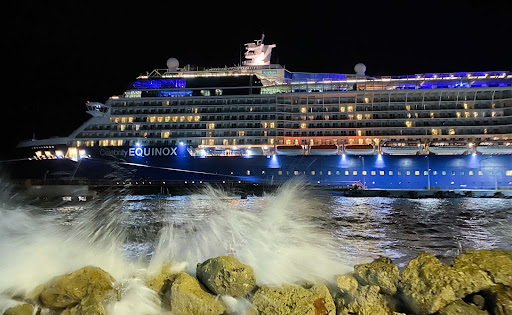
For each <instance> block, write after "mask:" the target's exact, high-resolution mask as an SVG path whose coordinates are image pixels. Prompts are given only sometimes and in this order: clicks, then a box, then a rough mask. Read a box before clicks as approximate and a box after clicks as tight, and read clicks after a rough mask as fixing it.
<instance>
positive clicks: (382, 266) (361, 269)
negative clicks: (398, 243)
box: [354, 256, 400, 295]
mask: <svg viewBox="0 0 512 315" xmlns="http://www.w3.org/2000/svg"><path fill="white" fill-rule="evenodd" d="M354 272H355V275H356V277H358V278H359V279H360V280H361V282H362V283H363V284H366V285H377V286H379V287H380V289H381V291H382V292H383V293H386V294H389V295H393V294H395V293H396V291H397V287H398V282H399V281H400V272H399V270H398V266H397V265H395V264H394V263H393V261H392V260H391V259H389V258H388V257H383V256H381V257H379V258H378V259H376V260H374V261H372V262H371V263H367V264H361V265H356V266H354Z"/></svg>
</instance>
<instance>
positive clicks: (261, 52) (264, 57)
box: [243, 34, 276, 66]
mask: <svg viewBox="0 0 512 315" xmlns="http://www.w3.org/2000/svg"><path fill="white" fill-rule="evenodd" d="M264 38H265V34H262V35H261V39H259V40H256V43H247V44H245V49H246V52H245V54H244V56H245V59H247V60H245V61H244V62H243V65H245V66H264V65H269V64H270V55H271V53H272V48H274V47H276V45H275V44H272V45H265V44H263V39H264Z"/></svg>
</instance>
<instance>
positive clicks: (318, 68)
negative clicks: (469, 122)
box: [1, 0, 512, 155]
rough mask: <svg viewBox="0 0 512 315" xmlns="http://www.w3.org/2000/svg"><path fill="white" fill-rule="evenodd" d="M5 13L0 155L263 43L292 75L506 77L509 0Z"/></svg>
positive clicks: (63, 4)
mask: <svg viewBox="0 0 512 315" xmlns="http://www.w3.org/2000/svg"><path fill="white" fill-rule="evenodd" d="M3 12H4V16H6V18H5V19H4V20H3V22H4V30H5V31H4V32H3V43H4V45H3V47H4V49H3V50H4V51H5V52H6V54H5V55H6V57H4V60H3V61H4V72H3V74H4V78H6V79H4V81H7V86H5V89H4V94H3V95H4V103H3V107H4V109H5V111H4V119H3V123H2V130H1V132H2V133H1V134H2V137H3V140H4V141H3V143H4V146H3V147H2V151H3V152H2V153H5V152H7V151H9V150H11V149H12V148H13V147H14V146H15V145H16V143H17V142H18V141H20V140H23V139H29V138H31V137H32V134H33V133H35V135H36V137H37V138H47V137H50V136H66V135H68V134H69V133H70V132H72V131H73V130H74V129H76V128H77V127H79V126H80V125H81V124H82V123H83V122H84V121H85V120H86V119H87V118H88V116H87V114H86V113H85V106H84V103H85V102H86V101H87V100H90V101H100V102H104V101H106V100H107V99H108V97H110V96H111V95H116V94H120V93H122V92H123V91H124V89H125V88H126V87H127V85H128V84H129V83H130V82H131V81H132V80H133V79H135V78H136V77H137V76H138V75H139V74H141V73H145V72H146V71H150V70H152V69H154V68H164V67H165V61H166V60H167V58H169V57H176V58H177V59H178V60H179V61H180V65H182V66H183V65H185V64H194V65H199V66H224V65H228V66H231V65H234V64H236V63H238V62H239V58H240V49H241V47H242V45H243V43H246V42H251V41H253V40H255V39H258V38H259V37H260V36H261V33H262V32H264V33H265V42H266V43H274V44H276V45H277V47H276V48H275V50H274V51H273V58H278V61H279V63H280V64H282V65H285V66H286V68H288V69H289V70H291V71H310V72H331V73H353V67H354V65H355V64H356V63H358V62H363V63H365V64H366V66H367V74H369V75H396V74H415V73H425V72H455V71H486V70H512V48H511V46H512V45H511V43H512V20H511V18H510V16H511V12H512V5H511V1H509V0H507V1H506V0H503V1H451V0H446V1H380V2H369V1H306V2H301V1H293V2H278V1H247V2H243V1H239V2H235V3H233V1H228V2H220V1H216V2H215V1H211V2H207V3H204V0H203V1H197V2H196V1H181V2H178V1H165V2H158V1H137V2H133V1H124V2H115V1H107V0H104V1H33V2H27V1H16V2H13V3H12V4H10V5H3ZM5 96H7V97H5ZM11 123H12V124H14V127H10V126H9V127H8V125H9V124H11ZM2 155H4V154H2Z"/></svg>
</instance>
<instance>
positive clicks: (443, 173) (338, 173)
mask: <svg viewBox="0 0 512 315" xmlns="http://www.w3.org/2000/svg"><path fill="white" fill-rule="evenodd" d="M265 172H266V171H265V170H262V171H261V174H262V175H264V174H265ZM323 173H324V172H323V171H310V172H307V173H306V172H305V171H304V172H299V171H293V172H292V174H293V175H311V176H315V175H323ZM246 174H247V175H251V171H250V170H247V172H246ZM326 174H327V175H329V176H330V175H334V174H335V175H346V176H350V175H358V174H361V175H365V176H366V175H371V176H376V175H377V174H378V175H381V176H384V175H386V171H370V172H368V171H361V172H359V171H326ZM395 174H396V175H397V176H401V175H406V176H411V175H415V176H419V175H421V174H423V175H424V176H427V175H428V171H387V175H389V176H393V175H395ZM448 174H451V175H452V176H455V175H457V172H456V171H432V175H443V176H446V175H448ZM277 175H283V171H282V170H279V171H277ZM286 175H290V172H289V171H286ZM459 175H461V176H464V175H470V176H473V175H480V176H483V175H484V171H481V170H479V171H467V172H466V171H460V172H459ZM487 175H490V176H493V175H496V176H500V175H502V172H501V171H488V172H487ZM505 175H506V176H512V170H507V171H505Z"/></svg>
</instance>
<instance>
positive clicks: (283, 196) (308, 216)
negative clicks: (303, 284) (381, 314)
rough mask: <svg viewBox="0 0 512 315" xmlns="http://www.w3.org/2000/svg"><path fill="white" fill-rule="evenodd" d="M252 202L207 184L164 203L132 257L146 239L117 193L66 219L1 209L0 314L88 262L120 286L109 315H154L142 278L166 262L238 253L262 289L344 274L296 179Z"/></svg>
mask: <svg viewBox="0 0 512 315" xmlns="http://www.w3.org/2000/svg"><path fill="white" fill-rule="evenodd" d="M250 199H252V201H250V202H252V204H251V203H250V204H249V206H248V205H247V204H244V205H241V203H240V202H241V201H240V199H237V198H233V197H229V196H228V194H226V193H225V192H223V191H220V190H216V189H213V188H208V189H206V190H205V191H204V192H203V193H201V194H196V195H193V196H191V197H190V198H189V199H187V200H188V201H187V202H185V203H182V208H181V209H172V211H171V209H164V211H163V214H162V217H161V218H160V220H161V221H162V222H163V224H162V226H161V228H160V227H159V232H158V233H157V235H158V237H156V238H153V239H150V240H149V242H150V243H151V242H152V243H153V245H152V246H149V247H147V248H149V250H147V251H142V252H140V253H138V255H135V257H134V256H133V255H131V256H132V257H130V258H128V257H127V256H128V255H126V248H127V244H128V243H130V240H131V239H133V238H134V235H135V238H137V237H139V236H140V235H145V234H144V233H143V232H144V230H145V229H147V225H141V226H140V227H139V230H138V231H135V233H134V232H133V231H131V232H128V224H127V222H128V221H129V220H128V218H127V216H128V215H129V214H128V213H127V212H126V211H125V210H122V209H123V207H122V203H123V202H122V201H120V200H119V198H118V197H111V198H109V199H108V200H107V201H105V202H103V203H101V204H92V205H91V206H88V207H85V208H84V209H83V211H81V212H80V213H78V214H75V216H74V217H72V218H71V219H69V220H65V221H64V224H63V223H62V222H59V221H62V220H56V218H55V217H54V216H49V215H47V213H45V215H41V214H40V213H38V212H40V211H41V210H40V209H35V208H27V209H20V208H19V207H17V208H9V207H7V206H4V207H3V208H2V209H0V217H1V218H2V219H1V221H0V253H3V255H2V256H1V257H0V279H1V281H0V296H3V301H4V302H2V300H0V313H1V312H3V311H4V310H5V309H6V308H7V307H9V306H12V305H9V303H8V302H5V300H6V297H8V298H9V297H13V296H17V295H18V296H19V295H23V294H25V293H27V292H30V291H31V290H32V289H33V288H35V287H36V286H37V285H39V284H42V283H46V282H47V281H49V280H50V279H51V278H52V277H54V276H57V275H61V274H64V273H68V272H72V271H74V270H76V269H79V268H81V267H83V266H86V265H94V266H98V267H100V268H102V269H104V270H105V271H107V272H109V273H110V274H111V275H112V276H113V277H114V278H115V279H117V281H116V283H117V285H118V286H121V287H123V288H124V289H123V290H121V291H122V292H121V293H122V297H121V299H120V301H118V302H114V303H112V304H111V305H107V310H108V311H109V314H110V313H111V314H125V313H126V310H130V314H155V313H158V311H157V310H159V309H160V306H159V305H158V302H157V301H156V300H157V299H156V298H155V294H154V292H153V291H151V290H150V289H148V288H147V287H146V286H145V285H144V283H143V281H142V280H141V279H143V277H144V275H147V274H151V273H154V272H156V271H157V270H160V269H161V267H162V266H163V264H164V263H165V262H167V261H172V262H174V264H173V266H177V267H176V268H184V269H186V271H187V272H189V273H190V274H192V275H194V274H195V266H196V264H197V263H199V262H202V261H204V260H206V259H208V258H212V257H217V256H220V255H234V256H235V257H237V258H238V259H239V260H240V261H241V262H243V263H246V264H249V265H251V266H253V268H254V270H255V274H256V279H257V282H258V284H260V285H261V284H269V283H275V284H279V283H284V282H288V283H290V282H296V281H299V280H306V281H314V282H318V279H319V278H321V279H325V280H326V281H333V280H334V275H335V274H340V273H344V272H347V271H348V267H347V266H345V265H344V264H342V260H343V259H342V255H340V253H339V250H336V248H335V245H334V240H333V237H332V236H331V235H330V233H329V232H328V231H326V230H325V229H322V228H321V227H320V226H319V224H318V222H319V220H318V218H319V217H321V216H322V215H323V214H322V213H320V212H318V211H317V209H319V208H320V207H319V206H318V204H315V202H316V201H313V199H312V198H309V197H308V194H307V192H306V191H305V189H304V186H302V185H301V184H300V183H289V184H287V185H284V186H283V187H282V188H280V189H279V190H278V191H277V192H276V193H274V194H270V195H267V196H265V197H263V198H250ZM149 211H151V210H149ZM151 223H154V222H151ZM157 226H158V225H157ZM139 234H140V235H139ZM151 248H152V249H153V250H151ZM148 251H149V252H148ZM147 257H149V260H148V259H147Z"/></svg>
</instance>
